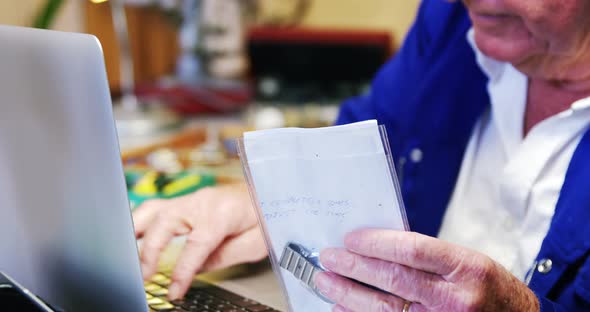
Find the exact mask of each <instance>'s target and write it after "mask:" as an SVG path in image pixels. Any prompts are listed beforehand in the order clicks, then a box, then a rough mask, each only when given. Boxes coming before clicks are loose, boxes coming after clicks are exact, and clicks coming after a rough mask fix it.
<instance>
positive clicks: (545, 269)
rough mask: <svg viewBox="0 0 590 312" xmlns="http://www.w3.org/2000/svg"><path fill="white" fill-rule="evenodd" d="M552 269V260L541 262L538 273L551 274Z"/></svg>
mask: <svg viewBox="0 0 590 312" xmlns="http://www.w3.org/2000/svg"><path fill="white" fill-rule="evenodd" d="M552 268H553V261H551V259H543V260H541V261H539V264H538V265H537V271H538V272H539V273H542V274H547V273H549V272H551V269H552Z"/></svg>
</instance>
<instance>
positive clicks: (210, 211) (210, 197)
mask: <svg viewBox="0 0 590 312" xmlns="http://www.w3.org/2000/svg"><path fill="white" fill-rule="evenodd" d="M133 220H134V225H135V235H136V237H137V238H143V242H142V247H141V251H140V258H141V268H142V272H143V277H144V279H146V280H147V279H149V278H150V277H151V276H152V275H153V274H154V273H156V270H157V269H158V262H159V258H160V254H161V253H162V251H163V250H164V248H166V246H167V245H168V243H169V242H170V241H171V240H172V238H174V237H175V236H180V235H186V237H187V240H186V245H185V246H184V249H183V250H182V252H181V254H180V256H179V258H178V261H177V263H176V265H175V268H174V271H173V273H172V277H171V278H172V284H171V285H170V287H169V295H168V297H169V298H170V299H177V298H180V297H182V296H183V295H184V294H185V293H186V291H187V290H188V288H189V287H190V285H191V283H192V281H193V278H194V275H195V274H196V273H199V272H204V271H212V270H217V269H221V268H225V267H229V266H232V265H235V264H239V263H246V262H256V261H259V260H262V259H264V258H265V257H266V255H267V252H266V248H265V245H264V240H263V237H262V233H261V231H260V229H259V227H258V222H257V220H256V215H255V210H254V208H253V207H252V202H251V200H250V197H249V195H248V190H247V188H246V186H245V185H243V184H240V185H238V184H236V185H226V186H218V187H210V188H205V189H202V190H199V191H197V192H195V193H192V194H189V195H185V196H183V197H178V198H174V199H168V200H151V201H147V202H145V203H144V204H142V205H141V206H140V207H138V208H137V210H135V211H134V213H133Z"/></svg>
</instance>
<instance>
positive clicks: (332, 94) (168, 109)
mask: <svg viewBox="0 0 590 312" xmlns="http://www.w3.org/2000/svg"><path fill="white" fill-rule="evenodd" d="M418 3H419V0H363V1H359V0H110V1H104V0H92V1H90V0H2V1H0V24H4V25H17V26H29V27H37V28H47V29H54V30H61V31H70V32H83V33H89V34H93V35H95V36H97V37H98V38H99V40H100V41H101V44H102V46H103V51H104V57H105V64H106V70H107V75H108V79H109V85H110V88H111V94H112V97H113V103H114V107H113V109H114V114H115V119H116V123H117V128H118V133H119V137H120V144H121V153H122V158H123V161H124V164H125V170H126V178H127V183H128V188H129V196H130V200H131V202H132V207H135V206H137V205H138V204H140V203H141V202H142V201H144V200H146V199H149V198H154V197H164V198H170V197H175V196H180V195H183V194H186V193H189V192H192V191H195V190H197V189H199V188H201V187H205V186H209V185H214V184H218V183H232V182H235V181H239V180H240V179H241V176H242V171H241V167H240V163H239V160H238V158H237V150H236V144H235V142H236V138H238V137H240V136H241V134H242V133H243V132H244V131H249V130H255V129H266V128H274V127H319V126H327V125H330V124H332V123H333V122H334V120H335V118H336V116H337V113H338V105H339V104H340V103H341V102H342V101H343V100H344V99H346V98H347V97H351V96H354V95H359V94H362V93H365V92H368V91H369V85H370V81H371V78H372V76H373V75H374V74H375V73H376V71H377V70H378V68H379V67H380V66H381V65H382V64H383V63H384V62H385V61H386V60H387V59H388V58H390V57H391V56H393V55H394V54H395V52H396V50H397V48H398V46H399V45H400V43H401V42H402V41H403V39H404V36H405V34H406V32H407V30H408V28H409V27H410V23H411V22H412V21H413V19H414V16H415V14H416V9H417V7H418Z"/></svg>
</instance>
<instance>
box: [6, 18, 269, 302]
mask: <svg viewBox="0 0 590 312" xmlns="http://www.w3.org/2000/svg"><path fill="white" fill-rule="evenodd" d="M0 46H1V47H0V222H1V226H0V271H2V272H4V273H6V274H7V275H9V276H11V277H12V278H13V279H14V280H15V281H18V283H19V284H20V285H22V286H24V287H26V288H28V289H29V290H30V291H31V292H32V293H34V294H35V295H37V296H38V297H39V298H42V300H43V301H44V302H46V303H48V304H49V305H51V306H53V307H55V308H56V309H58V310H63V311H66V312H70V311H87V312H94V311H126V312H133V311H148V310H149V311H154V310H156V311H158V310H159V311H274V310H272V309H271V308H269V307H265V306H264V305H261V304H259V303H257V302H254V301H252V300H248V299H245V298H242V297H240V296H238V295H236V294H233V293H230V292H228V291H225V290H223V289H221V288H217V287H215V286H212V285H210V284H206V283H204V282H195V284H194V285H193V288H192V289H191V290H190V291H189V295H188V297H186V298H185V299H183V300H179V301H177V302H168V301H167V300H166V296H165V294H166V293H167V292H166V287H167V285H168V283H169V277H168V276H166V275H164V274H158V275H156V276H155V277H154V280H153V281H151V282H149V283H146V284H145V288H144V281H143V280H142V275H141V271H140V265H139V257H138V251H137V245H136V241H135V236H134V233H133V223H132V218H131V213H130V209H129V202H128V198H127V193H126V186H125V180H124V175H123V168H122V164H121V158H120V152H119V149H118V142H117V134H116V131H115V124H114V122H113V116H112V106H111V105H112V104H111V98H110V95H109V89H108V84H107V76H106V72H105V65H104V62H103V55H102V50H101V47H100V44H99V42H98V40H97V39H96V38H95V37H93V36H90V35H83V34H73V33H62V32H54V31H46V30H36V29H28V28H20V27H10V26H0ZM146 291H147V292H146ZM1 304H2V303H1V302H0V310H1V309H2V308H1Z"/></svg>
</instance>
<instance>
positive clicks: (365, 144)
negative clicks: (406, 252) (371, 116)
mask: <svg viewBox="0 0 590 312" xmlns="http://www.w3.org/2000/svg"><path fill="white" fill-rule="evenodd" d="M244 149H245V153H246V157H247V162H248V167H249V170H250V174H251V182H252V183H253V188H254V189H255V192H256V198H257V200H258V207H259V209H260V213H261V214H262V216H263V218H262V220H264V225H263V226H264V227H265V230H266V232H267V233H266V235H267V236H268V238H269V240H270V245H271V248H272V250H273V252H274V254H275V256H276V258H280V256H281V253H282V251H283V248H284V247H285V245H286V244H287V243H288V242H294V243H298V244H301V245H302V246H304V247H306V248H307V249H311V250H321V249H323V248H326V247H343V238H344V236H345V234H346V233H348V232H350V231H353V230H355V229H359V228H365V227H372V228H390V229H396V230H404V217H403V213H402V211H401V209H400V204H399V203H400V201H399V199H398V198H397V193H396V191H395V187H394V184H393V183H392V181H393V180H392V175H391V171H390V168H389V165H388V158H387V156H386V152H385V149H384V146H383V141H382V138H381V135H380V132H379V127H378V125H377V122H376V121H374V120H372V121H366V122H360V123H355V124H350V125H344V126H335V127H327V128H316V129H297V128H284V129H273V130H263V131H255V132H248V133H246V134H245V135H244ZM280 271H281V277H282V280H283V282H284V285H285V288H286V291H287V295H288V299H289V305H290V307H291V309H292V311H317V312H322V311H326V312H328V311H331V308H332V306H331V305H330V304H328V303H326V302H324V301H322V300H321V299H319V298H318V297H317V296H316V295H315V294H313V293H312V292H311V291H309V290H308V289H306V288H305V287H304V286H303V285H302V283H301V282H299V281H298V280H297V279H296V278H295V277H294V276H293V275H292V274H291V273H290V272H288V271H286V270H284V269H280Z"/></svg>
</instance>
